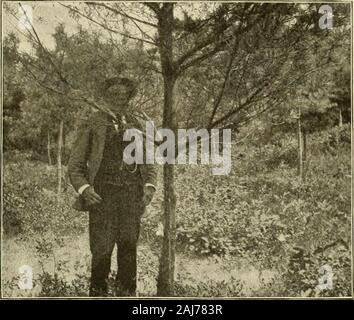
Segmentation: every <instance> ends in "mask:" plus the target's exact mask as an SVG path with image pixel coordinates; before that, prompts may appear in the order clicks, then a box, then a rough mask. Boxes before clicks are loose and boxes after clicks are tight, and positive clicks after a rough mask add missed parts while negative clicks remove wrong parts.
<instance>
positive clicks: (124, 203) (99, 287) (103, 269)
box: [89, 183, 145, 296]
mask: <svg viewBox="0 0 354 320" xmlns="http://www.w3.org/2000/svg"><path fill="white" fill-rule="evenodd" d="M94 188H95V191H96V193H98V194H99V195H100V196H101V198H102V199H103V201H102V202H101V203H100V204H98V205H94V206H92V208H91V210H90V211H89V234H90V249H91V253H92V263H91V284H90V296H105V295H107V290H108V289H107V280H108V276H109V273H110V268H111V256H112V251H113V248H114V246H115V244H117V249H118V252H117V264H118V272H117V275H116V279H115V290H116V293H115V294H116V295H117V296H127V295H135V294H136V280H137V279H136V274H137V243H138V239H139V230H140V219H141V216H142V214H143V213H144V210H145V206H144V204H143V201H142V197H143V189H142V186H140V185H124V186H116V185H113V184H105V183H95V186H94Z"/></svg>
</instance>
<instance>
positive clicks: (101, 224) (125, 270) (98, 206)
mask: <svg viewBox="0 0 354 320" xmlns="http://www.w3.org/2000/svg"><path fill="white" fill-rule="evenodd" d="M135 91H136V89H135V84H134V83H133V82H132V81H131V80H130V79H127V78H120V77H115V78H110V79H108V80H106V81H105V82H104V85H103V88H102V92H101V95H102V99H103V100H104V103H105V104H106V105H108V107H109V109H110V110H111V111H112V113H113V114H114V115H115V117H113V116H111V115H109V114H106V113H103V112H101V111H99V112H96V113H95V114H94V115H93V116H92V117H91V118H90V119H89V120H88V121H87V122H86V123H85V124H84V125H83V126H82V127H81V129H80V130H79V132H78V137H77V140H76V142H75V143H74V146H73V149H72V152H71V156H70V160H69V165H68V173H69V178H70V181H71V183H72V185H73V187H74V188H75V190H76V191H77V192H78V193H79V197H78V199H77V201H76V203H75V205H74V208H76V209H77V210H81V211H89V236H90V250H91V253H92V263H91V283H90V296H105V295H107V293H108V292H107V290H108V288H107V279H108V275H109V272H110V267H111V256H112V251H113V248H114V246H115V244H117V249H118V252H117V260H118V261H117V263H118V272H117V276H116V282H115V287H116V294H117V295H120V296H125V295H135V294H136V273H137V265H136V260H137V242H138V238H139V228H140V218H141V216H142V214H143V213H144V210H145V206H146V205H148V204H149V203H150V201H151V200H152V197H153V195H154V192H155V188H156V167H154V166H153V165H145V164H143V165H141V164H140V165H137V164H133V165H127V164H126V163H124V162H123V150H124V148H125V146H126V145H127V144H129V143H130V142H125V141H123V134H124V131H125V129H127V128H136V129H139V128H137V127H142V123H141V121H139V119H138V117H134V116H132V114H131V112H130V110H129V108H128V106H129V104H128V102H129V100H130V99H131V98H132V96H133V95H134V94H135ZM114 118H115V119H114Z"/></svg>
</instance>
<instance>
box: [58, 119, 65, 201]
mask: <svg viewBox="0 0 354 320" xmlns="http://www.w3.org/2000/svg"><path fill="white" fill-rule="evenodd" d="M63 128H64V121H63V120H60V123H59V134H58V154H57V165H58V188H57V195H58V198H59V196H60V194H61V189H62V186H61V182H62V175H63V174H62V170H63V169H62V165H61V153H62V146H63Z"/></svg>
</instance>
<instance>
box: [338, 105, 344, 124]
mask: <svg viewBox="0 0 354 320" xmlns="http://www.w3.org/2000/svg"><path fill="white" fill-rule="evenodd" d="M338 126H339V128H341V127H342V126H343V115H342V109H341V108H339V119H338Z"/></svg>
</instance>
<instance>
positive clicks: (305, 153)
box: [302, 130, 308, 179]
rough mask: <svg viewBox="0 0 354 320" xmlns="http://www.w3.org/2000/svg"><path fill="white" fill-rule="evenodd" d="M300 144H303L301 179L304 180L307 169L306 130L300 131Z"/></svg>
mask: <svg viewBox="0 0 354 320" xmlns="http://www.w3.org/2000/svg"><path fill="white" fill-rule="evenodd" d="M302 142H303V168H304V169H303V178H304V179H305V178H306V172H307V168H308V164H307V133H306V130H303V131H302Z"/></svg>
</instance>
